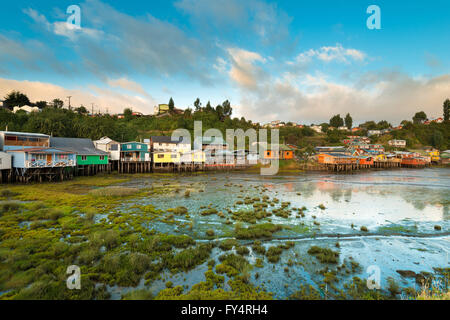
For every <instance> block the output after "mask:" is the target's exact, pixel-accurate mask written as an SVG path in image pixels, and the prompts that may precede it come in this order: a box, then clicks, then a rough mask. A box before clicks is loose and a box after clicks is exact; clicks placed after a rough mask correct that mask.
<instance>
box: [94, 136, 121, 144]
mask: <svg viewBox="0 0 450 320" xmlns="http://www.w3.org/2000/svg"><path fill="white" fill-rule="evenodd" d="M111 142H114V143H118V142H117V141H114V140H113V139H111V138H109V137H102V138H100V139H99V140H95V141H94V143H97V144H109V143H111Z"/></svg>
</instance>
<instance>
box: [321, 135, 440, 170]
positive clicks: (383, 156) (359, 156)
mask: <svg viewBox="0 0 450 320" xmlns="http://www.w3.org/2000/svg"><path fill="white" fill-rule="evenodd" d="M343 143H344V146H332V147H316V153H317V154H316V155H315V159H316V160H317V162H318V163H319V164H321V165H325V166H330V167H333V168H336V167H339V166H341V165H344V166H347V165H348V166H351V167H352V168H355V167H356V168H371V167H375V168H386V167H424V166H427V165H430V164H431V163H437V162H439V161H440V153H439V150H436V149H434V148H431V147H427V148H425V149H424V150H418V151H404V150H400V151H399V150H397V151H391V152H386V150H385V148H384V147H383V146H382V145H380V144H370V139H369V138H367V137H360V136H349V137H347V139H344V140H343ZM388 144H389V145H390V146H393V147H397V148H401V149H404V148H405V147H406V141H404V140H390V141H389V142H388Z"/></svg>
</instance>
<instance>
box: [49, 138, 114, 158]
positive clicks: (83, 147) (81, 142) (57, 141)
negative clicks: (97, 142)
mask: <svg viewBox="0 0 450 320" xmlns="http://www.w3.org/2000/svg"><path fill="white" fill-rule="evenodd" d="M50 146H51V147H55V148H59V149H63V150H67V151H71V152H74V153H76V154H77V155H81V156H97V155H98V156H106V155H108V153H107V152H104V151H101V150H98V149H96V148H95V146H94V143H93V142H92V140H91V139H82V138H54V137H51V138H50Z"/></svg>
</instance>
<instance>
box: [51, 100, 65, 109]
mask: <svg viewBox="0 0 450 320" xmlns="http://www.w3.org/2000/svg"><path fill="white" fill-rule="evenodd" d="M52 106H53V108H56V109H61V108H62V107H63V106H64V101H62V100H61V99H53V101H52Z"/></svg>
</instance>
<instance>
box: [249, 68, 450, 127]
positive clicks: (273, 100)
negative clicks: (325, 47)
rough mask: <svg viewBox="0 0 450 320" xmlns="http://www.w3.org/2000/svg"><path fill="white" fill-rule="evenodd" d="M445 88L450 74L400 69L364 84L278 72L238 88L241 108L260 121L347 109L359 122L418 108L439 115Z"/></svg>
mask: <svg viewBox="0 0 450 320" xmlns="http://www.w3.org/2000/svg"><path fill="white" fill-rule="evenodd" d="M298 83H301V84H303V85H306V88H302V86H301V85H299V84H298ZM311 88H313V89H311ZM449 92H450V75H443V76H439V77H435V78H427V79H422V80H419V79H413V78H411V77H409V76H407V75H404V74H403V75H401V76H398V77H389V75H379V77H378V78H377V79H376V81H373V82H372V83H368V84H366V85H365V86H364V87H357V86H353V85H344V84H340V83H336V82H331V81H327V80H326V78H322V77H315V76H311V75H307V76H304V77H301V79H300V80H297V79H292V78H289V77H280V78H272V79H269V80H268V81H265V82H262V83H260V84H258V86H257V88H256V89H255V90H248V89H247V88H244V87H242V100H241V105H242V106H245V108H242V109H241V112H243V115H244V116H246V117H249V118H251V119H255V120H256V119H257V120H259V121H269V120H271V119H272V120H273V119H274V118H277V119H282V120H285V121H300V122H305V123H312V122H314V123H319V122H320V123H321V122H327V121H328V119H330V118H331V116H332V115H334V114H338V113H340V114H341V115H343V114H346V113H347V112H350V114H351V115H352V116H353V118H354V119H355V121H358V122H363V121H366V120H377V121H380V120H388V121H391V122H393V123H398V122H400V121H401V120H404V119H411V117H412V116H413V115H414V113H415V112H417V111H421V110H423V111H425V113H427V114H430V115H437V114H440V112H441V109H442V103H443V101H444V100H445V99H446V98H448V97H449ZM274 114H275V116H274ZM268 115H271V116H268Z"/></svg>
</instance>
